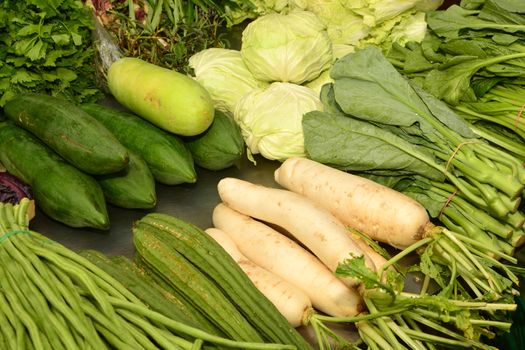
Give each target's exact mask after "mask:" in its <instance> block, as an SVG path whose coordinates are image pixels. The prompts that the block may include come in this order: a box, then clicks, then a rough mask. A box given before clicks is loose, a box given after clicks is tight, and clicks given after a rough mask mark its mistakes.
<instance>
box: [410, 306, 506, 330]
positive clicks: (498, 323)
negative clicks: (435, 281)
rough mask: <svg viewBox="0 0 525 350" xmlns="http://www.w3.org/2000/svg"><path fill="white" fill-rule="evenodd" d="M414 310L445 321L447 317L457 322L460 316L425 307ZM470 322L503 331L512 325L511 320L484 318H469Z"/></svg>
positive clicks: (448, 319)
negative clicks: (437, 311) (441, 313)
mask: <svg viewBox="0 0 525 350" xmlns="http://www.w3.org/2000/svg"><path fill="white" fill-rule="evenodd" d="M414 312H417V313H418V314H420V315H422V316H424V317H428V318H433V319H436V320H440V321H443V319H444V318H446V320H447V321H448V322H450V321H453V322H456V321H457V320H458V318H457V317H456V316H451V315H440V314H438V313H436V312H432V311H429V310H425V309H419V308H416V309H414ZM469 322H470V323H471V324H472V325H477V326H487V327H495V328H498V329H501V330H503V331H509V330H510V327H511V326H512V323H511V322H502V321H493V320H483V319H469Z"/></svg>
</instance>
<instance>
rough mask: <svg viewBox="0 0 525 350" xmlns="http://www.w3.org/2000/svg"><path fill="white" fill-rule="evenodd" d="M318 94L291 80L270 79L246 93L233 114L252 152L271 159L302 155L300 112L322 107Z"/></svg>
mask: <svg viewBox="0 0 525 350" xmlns="http://www.w3.org/2000/svg"><path fill="white" fill-rule="evenodd" d="M322 108H323V106H322V103H321V101H320V99H319V97H318V95H317V94H316V93H315V92H314V91H313V90H311V89H309V88H307V87H305V86H301V85H297V84H292V83H281V82H275V83H272V84H271V85H270V86H268V87H267V88H265V89H257V90H254V91H252V92H250V93H248V94H247V95H245V96H244V97H243V98H242V99H241V100H240V101H239V102H238V103H237V106H236V107H235V112H234V118H235V121H236V122H237V124H239V126H240V128H241V132H242V135H243V138H244V142H245V143H246V145H247V147H248V151H249V153H251V154H259V153H260V154H261V155H262V156H263V157H265V158H267V159H271V160H284V159H286V158H289V157H293V156H305V155H306V154H305V149H304V138H303V128H302V119H303V114H305V113H307V112H310V111H312V110H322Z"/></svg>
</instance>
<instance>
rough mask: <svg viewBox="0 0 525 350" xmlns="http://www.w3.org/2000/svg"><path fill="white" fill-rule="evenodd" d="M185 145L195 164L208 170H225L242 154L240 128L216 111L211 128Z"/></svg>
mask: <svg viewBox="0 0 525 350" xmlns="http://www.w3.org/2000/svg"><path fill="white" fill-rule="evenodd" d="M186 144H187V145H188V148H189V149H190V151H191V155H192V156H193V160H194V161H195V164H197V165H198V166H200V167H201V168H204V169H208V170H222V169H226V168H228V167H230V166H232V165H233V164H234V163H235V162H236V161H237V160H238V159H240V158H241V156H242V155H243V153H244V140H243V138H242V134H241V128H239V126H238V125H237V123H235V121H234V120H233V119H232V118H230V117H229V116H227V115H226V114H224V113H222V112H221V111H218V110H217V111H215V119H214V120H213V123H212V124H211V126H210V127H209V128H208V129H207V130H206V131H205V132H204V133H202V134H200V135H198V136H195V137H193V138H190V139H188V140H187V142H186Z"/></svg>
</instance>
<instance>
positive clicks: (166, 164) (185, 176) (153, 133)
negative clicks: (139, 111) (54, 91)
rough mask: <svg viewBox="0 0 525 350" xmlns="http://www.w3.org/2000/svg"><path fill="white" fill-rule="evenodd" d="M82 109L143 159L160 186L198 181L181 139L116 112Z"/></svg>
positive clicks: (94, 107)
mask: <svg viewBox="0 0 525 350" xmlns="http://www.w3.org/2000/svg"><path fill="white" fill-rule="evenodd" d="M81 108H82V109H83V110H84V111H86V112H87V113H89V114H90V115H91V116H93V117H94V118H95V119H97V120H98V121H99V122H101V123H102V124H104V126H105V127H106V128H108V129H109V130H110V131H111V132H112V133H113V135H115V137H116V138H117V139H118V140H119V141H120V142H121V143H122V144H123V145H124V146H126V147H127V148H128V149H129V150H131V151H133V152H135V153H137V154H138V155H140V156H141V157H142V158H143V159H144V160H145V161H146V163H147V164H148V167H149V168H150V170H151V173H152V174H153V177H154V178H155V180H157V181H158V182H160V183H163V184H165V185H176V184H180V183H184V182H187V183H193V182H195V181H196V180H197V174H196V173H195V168H194V164H193V158H192V157H191V153H190V151H189V150H188V148H187V147H186V145H185V144H184V142H183V141H182V140H181V139H180V138H179V137H178V136H176V135H173V134H169V133H167V132H165V131H163V130H161V129H159V128H157V127H156V126H154V125H153V124H151V123H149V122H147V121H145V120H143V119H142V118H140V117H138V116H136V115H134V114H131V113H127V112H124V111H119V110H116V109H114V108H110V107H106V106H101V105H98V104H94V103H91V104H84V105H82V106H81Z"/></svg>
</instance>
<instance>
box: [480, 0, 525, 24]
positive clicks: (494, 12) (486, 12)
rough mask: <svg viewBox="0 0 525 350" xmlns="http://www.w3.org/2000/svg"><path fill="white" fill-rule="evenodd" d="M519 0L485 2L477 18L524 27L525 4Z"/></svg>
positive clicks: (489, 0) (487, 0)
mask: <svg viewBox="0 0 525 350" xmlns="http://www.w3.org/2000/svg"><path fill="white" fill-rule="evenodd" d="M518 1H519V0H497V1H495V0H486V1H485V5H483V7H482V8H481V12H480V13H479V18H482V19H484V20H487V21H491V22H494V23H499V24H509V25H511V24H516V25H522V26H523V25H525V17H524V16H523V14H525V3H524V2H523V1H519V4H518Z"/></svg>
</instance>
